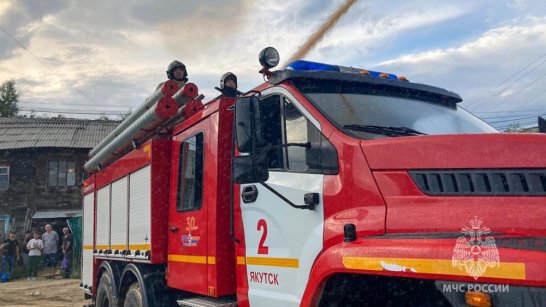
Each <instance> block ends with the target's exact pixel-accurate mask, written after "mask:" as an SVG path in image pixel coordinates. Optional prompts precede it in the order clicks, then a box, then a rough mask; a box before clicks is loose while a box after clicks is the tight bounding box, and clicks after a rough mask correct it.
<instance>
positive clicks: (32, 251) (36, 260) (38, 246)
mask: <svg viewBox="0 0 546 307" xmlns="http://www.w3.org/2000/svg"><path fill="white" fill-rule="evenodd" d="M27 248H28V251H29V252H28V256H29V258H30V261H29V269H28V280H36V273H37V272H38V267H39V265H40V261H41V259H42V250H43V249H44V243H43V242H42V239H41V238H40V234H39V233H38V232H35V233H34V239H32V240H30V241H28V244H27Z"/></svg>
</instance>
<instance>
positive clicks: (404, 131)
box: [343, 124, 426, 136]
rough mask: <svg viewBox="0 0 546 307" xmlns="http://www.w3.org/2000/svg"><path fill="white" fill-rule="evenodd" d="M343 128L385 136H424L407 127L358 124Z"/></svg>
mask: <svg viewBox="0 0 546 307" xmlns="http://www.w3.org/2000/svg"><path fill="white" fill-rule="evenodd" d="M343 128H345V129H349V130H356V131H364V132H370V133H375V134H383V135H386V136H408V135H426V133H423V132H421V131H417V130H414V129H411V128H408V127H384V126H373V125H358V124H349V125H343Z"/></svg>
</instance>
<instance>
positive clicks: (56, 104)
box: [18, 101, 136, 109]
mask: <svg viewBox="0 0 546 307" xmlns="http://www.w3.org/2000/svg"><path fill="white" fill-rule="evenodd" d="M18 103H22V104H40V105H49V106H72V107H79V106H82V107H109V108H127V109H130V108H136V106H121V105H105V104H86V103H49V102H32V101H20V102H18Z"/></svg>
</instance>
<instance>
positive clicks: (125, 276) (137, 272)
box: [119, 263, 149, 307]
mask: <svg viewBox="0 0 546 307" xmlns="http://www.w3.org/2000/svg"><path fill="white" fill-rule="evenodd" d="M148 273H149V269H148V268H147V267H145V266H138V265H135V264H133V263H129V264H128V265H126V266H125V268H123V272H122V273H121V279H120V288H119V293H120V295H121V297H122V298H125V294H126V293H127V290H129V287H130V286H131V284H132V283H134V282H138V284H139V285H140V288H141V289H142V296H143V297H142V299H143V304H144V307H148V291H149V289H147V284H146V282H145V275H147V274H148Z"/></svg>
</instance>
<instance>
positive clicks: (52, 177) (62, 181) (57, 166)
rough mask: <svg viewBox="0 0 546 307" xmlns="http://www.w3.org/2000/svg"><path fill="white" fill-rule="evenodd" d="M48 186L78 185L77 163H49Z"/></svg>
mask: <svg viewBox="0 0 546 307" xmlns="http://www.w3.org/2000/svg"><path fill="white" fill-rule="evenodd" d="M47 185H48V186H50V187H65V186H74V185H76V163H75V162H67V161H49V163H48V165H47Z"/></svg>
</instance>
